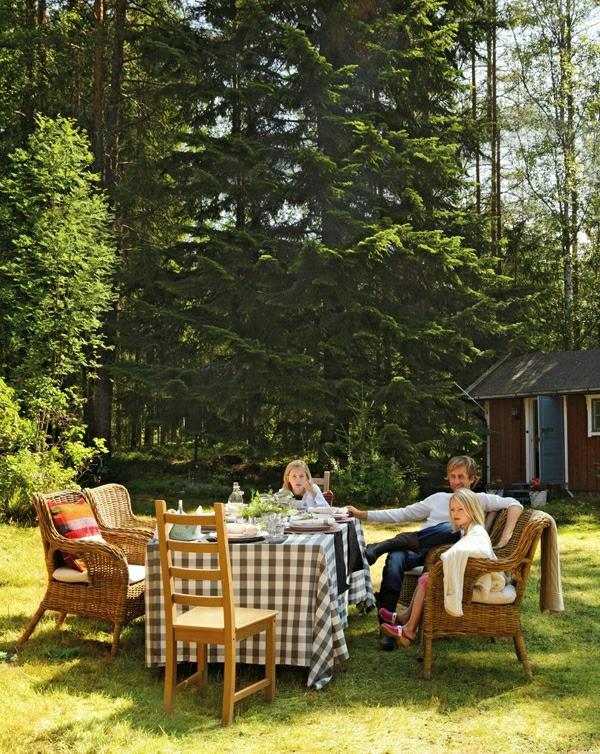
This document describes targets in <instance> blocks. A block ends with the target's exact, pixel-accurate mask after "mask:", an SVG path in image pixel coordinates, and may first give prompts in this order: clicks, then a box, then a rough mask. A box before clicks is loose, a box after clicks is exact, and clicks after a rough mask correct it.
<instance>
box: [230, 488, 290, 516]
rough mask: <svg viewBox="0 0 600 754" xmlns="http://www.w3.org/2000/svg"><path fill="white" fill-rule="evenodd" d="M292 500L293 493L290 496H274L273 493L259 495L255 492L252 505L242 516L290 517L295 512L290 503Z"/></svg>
mask: <svg viewBox="0 0 600 754" xmlns="http://www.w3.org/2000/svg"><path fill="white" fill-rule="evenodd" d="M291 498H293V495H292V493H291V492H290V493H289V495H279V494H277V495H273V494H272V493H271V492H269V493H267V494H259V493H258V492H255V493H254V495H253V496H252V500H251V501H250V503H249V504H248V505H247V506H246V507H245V508H244V511H243V513H242V516H243V517H244V518H259V517H260V516H268V515H269V513H280V514H281V515H289V514H291V513H293V512H294V510H293V508H291V507H290V506H289V502H288V501H289V499H291Z"/></svg>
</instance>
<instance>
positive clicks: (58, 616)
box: [54, 613, 67, 629]
mask: <svg viewBox="0 0 600 754" xmlns="http://www.w3.org/2000/svg"><path fill="white" fill-rule="evenodd" d="M66 617H67V613H57V614H56V622H55V624H54V625H55V627H56V628H57V629H58V628H62V627H63V624H64V622H65V619H66Z"/></svg>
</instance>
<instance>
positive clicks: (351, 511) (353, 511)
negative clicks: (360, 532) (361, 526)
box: [346, 505, 367, 521]
mask: <svg viewBox="0 0 600 754" xmlns="http://www.w3.org/2000/svg"><path fill="white" fill-rule="evenodd" d="M346 508H347V509H348V515H349V516H354V518H358V519H360V520H361V521H366V520H367V511H359V510H358V508H355V507H354V506H353V505H347V506H346Z"/></svg>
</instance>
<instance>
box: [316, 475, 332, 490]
mask: <svg viewBox="0 0 600 754" xmlns="http://www.w3.org/2000/svg"><path fill="white" fill-rule="evenodd" d="M312 480H313V482H314V483H315V484H318V485H319V487H320V488H321V489H322V490H323V492H327V491H328V490H329V489H330V486H329V484H330V482H331V471H324V472H323V476H314V477H313V478H312Z"/></svg>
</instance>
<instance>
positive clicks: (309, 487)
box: [304, 479, 315, 495]
mask: <svg viewBox="0 0 600 754" xmlns="http://www.w3.org/2000/svg"><path fill="white" fill-rule="evenodd" d="M304 492H310V494H311V495H314V492H315V491H314V490H313V483H312V482H311V480H310V479H309V480H308V482H307V483H306V484H305V485H304Z"/></svg>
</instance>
